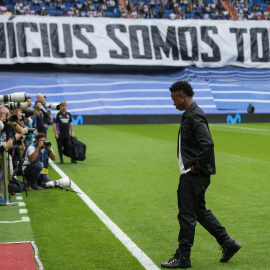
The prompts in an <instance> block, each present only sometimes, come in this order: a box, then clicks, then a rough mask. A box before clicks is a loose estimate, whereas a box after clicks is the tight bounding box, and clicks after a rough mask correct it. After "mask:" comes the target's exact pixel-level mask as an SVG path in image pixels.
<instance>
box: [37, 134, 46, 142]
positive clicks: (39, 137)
mask: <svg viewBox="0 0 270 270" xmlns="http://www.w3.org/2000/svg"><path fill="white" fill-rule="evenodd" d="M41 138H45V139H47V136H46V134H45V133H38V134H37V135H36V141H38V140H39V139H41Z"/></svg>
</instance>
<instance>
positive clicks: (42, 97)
mask: <svg viewBox="0 0 270 270" xmlns="http://www.w3.org/2000/svg"><path fill="white" fill-rule="evenodd" d="M37 100H38V101H40V102H41V103H42V104H44V103H46V99H45V97H44V96H43V95H42V94H38V95H37Z"/></svg>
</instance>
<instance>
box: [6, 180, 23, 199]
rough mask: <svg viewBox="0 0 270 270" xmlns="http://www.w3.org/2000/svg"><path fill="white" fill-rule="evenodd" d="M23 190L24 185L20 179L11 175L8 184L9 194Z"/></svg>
mask: <svg viewBox="0 0 270 270" xmlns="http://www.w3.org/2000/svg"><path fill="white" fill-rule="evenodd" d="M24 190H25V185H24V183H23V182H22V181H20V180H19V179H17V178H16V177H12V179H11V180H10V182H9V185H8V191H9V193H10V194H11V195H14V194H15V193H21V192H23V191H24Z"/></svg>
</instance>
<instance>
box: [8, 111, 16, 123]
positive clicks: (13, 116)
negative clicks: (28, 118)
mask: <svg viewBox="0 0 270 270" xmlns="http://www.w3.org/2000/svg"><path fill="white" fill-rule="evenodd" d="M6 119H7V121H9V122H16V121H17V120H18V117H17V115H15V114H11V113H7V114H6Z"/></svg>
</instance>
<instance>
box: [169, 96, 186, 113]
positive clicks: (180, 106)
mask: <svg viewBox="0 0 270 270" xmlns="http://www.w3.org/2000/svg"><path fill="white" fill-rule="evenodd" d="M171 97H172V100H173V105H174V106H175V108H176V109H177V110H179V111H183V110H185V107H184V102H183V101H182V99H183V94H182V93H181V92H171Z"/></svg>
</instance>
